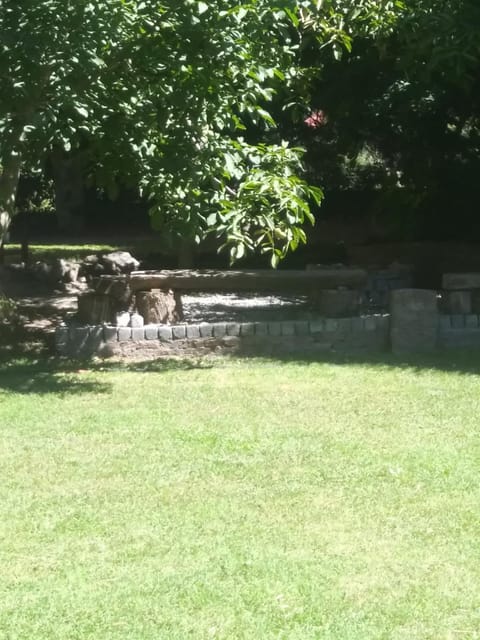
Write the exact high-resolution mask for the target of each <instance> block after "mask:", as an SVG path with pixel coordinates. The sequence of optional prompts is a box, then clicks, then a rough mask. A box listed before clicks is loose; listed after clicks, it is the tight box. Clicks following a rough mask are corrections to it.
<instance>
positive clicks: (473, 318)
mask: <svg viewBox="0 0 480 640" xmlns="http://www.w3.org/2000/svg"><path fill="white" fill-rule="evenodd" d="M465 326H466V328H467V329H477V328H478V316H477V315H475V314H473V313H469V314H468V315H467V316H465Z"/></svg>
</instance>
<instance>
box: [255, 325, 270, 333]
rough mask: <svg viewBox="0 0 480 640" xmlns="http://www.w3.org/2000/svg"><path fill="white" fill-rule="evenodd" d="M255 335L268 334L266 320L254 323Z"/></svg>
mask: <svg viewBox="0 0 480 640" xmlns="http://www.w3.org/2000/svg"><path fill="white" fill-rule="evenodd" d="M255 335H256V336H266V335H268V322H256V323H255Z"/></svg>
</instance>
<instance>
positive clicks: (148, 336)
mask: <svg viewBox="0 0 480 640" xmlns="http://www.w3.org/2000/svg"><path fill="white" fill-rule="evenodd" d="M144 332H145V340H158V325H156V324H146V325H145V327H144Z"/></svg>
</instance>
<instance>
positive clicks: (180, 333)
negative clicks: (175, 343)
mask: <svg viewBox="0 0 480 640" xmlns="http://www.w3.org/2000/svg"><path fill="white" fill-rule="evenodd" d="M172 335H173V339H174V340H184V339H185V338H186V337H187V327H186V325H184V324H176V325H173V327H172Z"/></svg>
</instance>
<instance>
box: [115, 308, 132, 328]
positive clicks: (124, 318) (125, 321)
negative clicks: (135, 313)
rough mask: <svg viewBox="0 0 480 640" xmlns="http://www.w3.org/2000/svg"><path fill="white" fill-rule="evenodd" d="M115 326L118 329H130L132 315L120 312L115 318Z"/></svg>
mask: <svg viewBox="0 0 480 640" xmlns="http://www.w3.org/2000/svg"><path fill="white" fill-rule="evenodd" d="M115 324H116V325H117V327H128V325H129V324H130V314H129V312H128V311H120V313H117V314H116V316H115Z"/></svg>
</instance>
